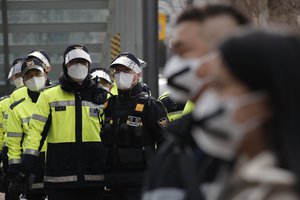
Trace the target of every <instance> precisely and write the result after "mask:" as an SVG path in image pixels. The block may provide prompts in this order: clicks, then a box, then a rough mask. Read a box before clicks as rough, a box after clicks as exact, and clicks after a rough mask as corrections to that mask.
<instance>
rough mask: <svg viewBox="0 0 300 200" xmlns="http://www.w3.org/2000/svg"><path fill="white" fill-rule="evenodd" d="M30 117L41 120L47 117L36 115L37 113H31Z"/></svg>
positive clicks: (45, 119)
mask: <svg viewBox="0 0 300 200" xmlns="http://www.w3.org/2000/svg"><path fill="white" fill-rule="evenodd" d="M31 118H32V119H35V120H38V121H41V122H46V121H47V120H48V118H47V117H44V116H41V115H37V114H33V115H32V117H31Z"/></svg>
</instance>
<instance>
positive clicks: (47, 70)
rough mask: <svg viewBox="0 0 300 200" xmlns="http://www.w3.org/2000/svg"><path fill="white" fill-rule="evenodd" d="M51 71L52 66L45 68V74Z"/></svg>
mask: <svg viewBox="0 0 300 200" xmlns="http://www.w3.org/2000/svg"><path fill="white" fill-rule="evenodd" d="M51 69H52V67H51V66H50V65H49V66H46V67H45V72H46V73H48V72H50V71H51Z"/></svg>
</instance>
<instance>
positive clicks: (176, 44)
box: [143, 4, 249, 200]
mask: <svg viewBox="0 0 300 200" xmlns="http://www.w3.org/2000/svg"><path fill="white" fill-rule="evenodd" d="M248 23H249V20H248V19H247V18H246V17H245V16H244V15H243V14H241V13H240V12H238V11H237V10H236V9H234V8H233V7H230V6H227V5H221V4H217V5H208V6H205V7H202V8H196V7H194V8H189V9H187V10H185V11H184V12H183V13H182V14H181V15H180V16H179V17H178V19H177V24H176V28H175V34H174V38H173V40H172V41H173V45H172V46H173V52H174V55H173V56H172V57H171V59H170V60H169V61H168V62H167V64H166V67H165V70H164V75H165V76H166V78H167V79H168V86H169V91H170V95H171V97H172V98H173V99H174V100H176V101H177V102H186V101H187V100H188V99H190V100H192V101H193V102H195V101H197V99H200V100H201V102H202V103H201V106H198V107H200V108H197V112H199V113H200V114H201V116H203V115H205V113H206V112H208V111H209V109H210V107H211V106H212V105H211V98H213V96H210V95H208V96H206V97H205V98H202V97H201V95H200V94H201V93H202V92H203V90H204V89H205V88H206V85H207V83H208V82H209V80H210V79H211V78H210V74H211V73H212V72H210V71H211V70H210V68H208V67H207V66H209V65H208V63H210V62H212V61H213V60H214V58H215V57H216V53H215V52H214V49H215V48H216V47H217V44H218V42H219V41H220V40H222V39H224V38H225V37H227V36H228V35H230V34H232V32H233V31H235V30H236V29H237V28H238V27H239V26H242V25H245V24H248ZM194 127H196V123H195V119H194V116H193V114H191V113H190V114H187V115H184V116H183V117H181V118H180V119H178V120H175V121H174V122H173V123H171V124H170V126H169V127H168V132H169V133H170V134H168V139H167V141H166V142H165V143H164V145H163V146H162V148H160V151H159V152H158V154H156V159H155V161H154V162H152V166H151V168H150V171H149V174H148V179H147V181H146V185H145V192H144V195H143V199H145V200H152V199H162V200H163V199H165V198H166V197H168V198H169V199H185V198H186V199H193V198H194V199H199V198H200V197H199V196H201V194H199V193H200V192H199V191H198V189H196V190H195V189H192V188H198V186H199V185H200V184H202V183H203V182H211V181H212V180H213V179H214V175H215V172H216V170H217V169H218V167H219V166H220V163H221V162H222V161H221V160H219V159H216V158H214V157H212V156H210V155H207V154H206V153H205V152H203V150H202V149H201V148H199V147H198V146H197V145H196V144H195V142H194V140H193V138H192V131H193V129H194ZM185 145H187V146H188V147H189V148H190V149H189V153H190V156H191V157H192V159H191V160H189V159H187V158H186V157H185V155H184V154H183V157H182V154H181V147H184V146H185ZM191 162H192V164H190V165H189V163H191ZM194 164H195V165H196V167H195V168H196V169H194V171H197V172H195V173H197V174H196V175H195V173H193V169H190V168H187V167H186V166H194ZM204 171H205V173H204ZM191 190H192V191H191ZM195 191H196V192H195Z"/></svg>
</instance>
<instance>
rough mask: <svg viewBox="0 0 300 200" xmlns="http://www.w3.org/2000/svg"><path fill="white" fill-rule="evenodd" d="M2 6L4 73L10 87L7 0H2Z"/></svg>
mask: <svg viewBox="0 0 300 200" xmlns="http://www.w3.org/2000/svg"><path fill="white" fill-rule="evenodd" d="M1 8H2V30H3V32H2V33H3V53H4V61H3V64H4V74H5V77H4V78H5V80H6V81H5V86H6V88H7V89H8V88H9V81H8V80H7V79H6V77H7V75H8V72H9V49H8V19H7V0H1Z"/></svg>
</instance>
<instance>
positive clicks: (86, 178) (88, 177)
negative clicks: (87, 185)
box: [84, 175, 104, 181]
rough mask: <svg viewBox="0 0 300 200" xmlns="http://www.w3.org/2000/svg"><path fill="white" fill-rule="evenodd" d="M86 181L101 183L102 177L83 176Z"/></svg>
mask: <svg viewBox="0 0 300 200" xmlns="http://www.w3.org/2000/svg"><path fill="white" fill-rule="evenodd" d="M84 180H86V181H103V180H104V175H84Z"/></svg>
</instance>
